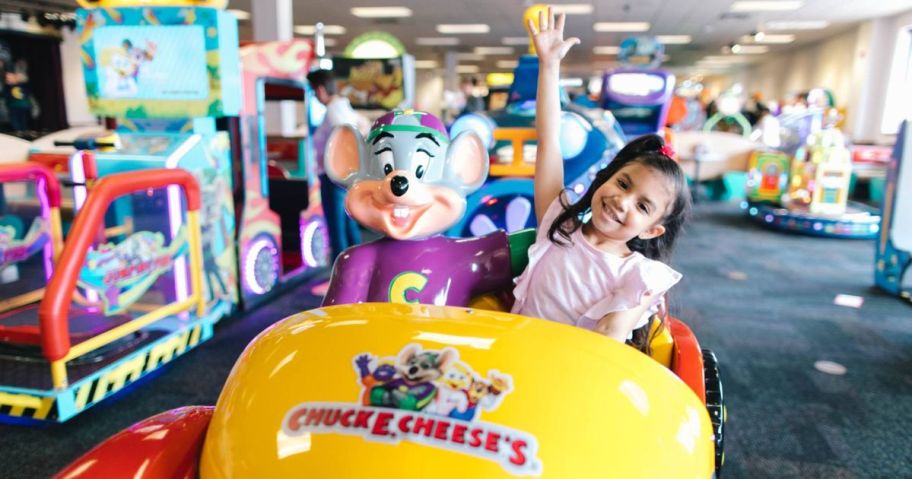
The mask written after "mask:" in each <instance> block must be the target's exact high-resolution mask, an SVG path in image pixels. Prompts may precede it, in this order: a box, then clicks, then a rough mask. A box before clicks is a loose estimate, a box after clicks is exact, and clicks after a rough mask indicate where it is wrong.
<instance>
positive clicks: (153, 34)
mask: <svg viewBox="0 0 912 479" xmlns="http://www.w3.org/2000/svg"><path fill="white" fill-rule="evenodd" d="M93 53H94V56H95V63H96V67H97V68H98V96H99V98H103V99H137V100H139V99H142V100H205V99H206V98H208V97H209V75H208V73H207V71H206V43H205V37H204V29H203V27H202V26H200V25H177V26H160V25H156V26H106V27H101V28H98V29H97V30H96V31H95V33H94V52H93Z"/></svg>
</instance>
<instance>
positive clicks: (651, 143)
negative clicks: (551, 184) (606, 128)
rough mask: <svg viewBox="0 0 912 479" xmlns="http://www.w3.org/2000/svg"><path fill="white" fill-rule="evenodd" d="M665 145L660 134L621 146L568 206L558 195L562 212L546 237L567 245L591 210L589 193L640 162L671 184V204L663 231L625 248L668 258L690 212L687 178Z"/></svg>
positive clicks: (663, 220)
mask: <svg viewBox="0 0 912 479" xmlns="http://www.w3.org/2000/svg"><path fill="white" fill-rule="evenodd" d="M664 145H665V141H664V140H662V138H661V137H660V136H658V135H645V136H641V137H639V138H637V139H635V140H633V141H631V142H630V143H628V144H627V145H626V146H624V148H622V149H621V151H619V152H618V154H617V155H616V156H615V157H614V159H613V160H612V161H611V163H608V166H606V167H605V168H603V169H602V170H600V171H599V172H598V173H596V175H595V179H594V180H593V181H592V184H591V185H590V186H589V190H587V191H586V194H584V195H583V196H582V197H581V198H580V199H579V200H577V202H576V203H573V204H572V205H567V204H566V203H565V200H564V198H563V197H561V199H560V202H561V206H562V207H563V211H561V213H560V214H559V215H558V216H557V219H555V220H554V223H552V224H551V226H550V228H549V229H548V238H549V239H550V240H551V241H552V242H553V243H555V244H557V245H561V246H566V245H567V244H568V242H572V240H571V239H570V235H572V234H573V233H574V232H575V231H576V230H578V229H580V228H581V227H582V226H583V220H582V219H581V218H582V216H583V215H584V214H586V213H588V212H589V211H590V208H591V206H592V196H593V195H594V194H595V191H596V190H598V189H599V188H600V187H601V186H602V185H603V184H605V182H606V181H608V180H610V179H611V178H612V177H613V176H614V175H615V174H616V173H617V172H618V171H620V170H621V168H623V167H625V166H627V165H629V164H631V163H640V164H642V165H645V166H647V167H649V168H652V169H654V170H657V171H659V172H661V173H662V174H663V175H665V177H666V178H668V180H669V181H670V182H671V184H672V186H673V187H674V203H673V204H672V206H671V208H669V210H668V211H667V212H666V214H665V217H663V218H662V219H661V224H662V225H663V226H665V233H664V234H662V235H660V236H657V237H655V238H651V239H648V240H643V239H640V238H633V239H631V240H630V241H628V242H627V247H628V248H630V250H631V251H637V252H639V253H641V254H642V255H643V256H645V257H647V258H650V259H654V260H659V261H667V260H668V259H669V258H670V257H671V251H672V248H673V246H674V242H675V239H677V237H678V234H679V233H680V232H681V227H682V225H683V224H684V221H685V220H686V219H687V216H688V215H689V214H690V191H689V190H688V188H687V179H686V178H685V176H684V172H683V171H682V170H681V167H680V166H679V165H678V163H677V162H675V160H673V159H671V158H669V157H668V156H666V155H665V154H664V153H663V152H662V147H663V146H664ZM555 235H559V236H560V237H561V238H563V240H561V239H558V238H556V237H555ZM564 240H566V241H564Z"/></svg>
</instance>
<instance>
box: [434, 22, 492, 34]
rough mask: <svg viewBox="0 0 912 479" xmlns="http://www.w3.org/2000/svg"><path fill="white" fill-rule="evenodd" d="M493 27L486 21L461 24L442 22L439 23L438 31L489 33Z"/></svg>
mask: <svg viewBox="0 0 912 479" xmlns="http://www.w3.org/2000/svg"><path fill="white" fill-rule="evenodd" d="M490 31H491V27H489V26H488V25H486V24H484V23H461V24H453V23H451V24H442V25H437V33H444V34H448V35H453V34H460V33H488V32H490Z"/></svg>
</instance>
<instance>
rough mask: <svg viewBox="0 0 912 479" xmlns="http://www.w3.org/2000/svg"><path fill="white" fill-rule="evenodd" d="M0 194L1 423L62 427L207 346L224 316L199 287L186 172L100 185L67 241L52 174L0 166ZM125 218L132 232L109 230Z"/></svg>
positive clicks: (223, 307)
mask: <svg viewBox="0 0 912 479" xmlns="http://www.w3.org/2000/svg"><path fill="white" fill-rule="evenodd" d="M0 189H2V194H0V197H2V200H0V283H2V285H3V287H2V288H0V420H2V421H4V422H24V423H35V422H37V421H51V422H63V421H66V420H67V419H69V418H71V417H73V416H74V415H76V414H78V413H80V412H82V411H84V410H85V409H87V408H89V407H91V406H93V405H95V404H98V403H99V402H101V401H102V400H104V399H105V398H107V397H109V396H111V395H113V394H115V393H117V392H118V391H120V390H122V389H124V388H125V387H127V386H129V385H130V384H132V383H135V382H137V381H139V380H141V379H142V378H143V377H145V376H147V375H149V374H150V373H152V372H154V371H155V370H157V369H159V368H160V367H162V366H164V365H165V364H167V363H169V362H170V361H172V360H173V359H174V358H176V357H178V356H180V355H181V354H183V353H185V352H186V351H188V350H190V349H192V348H193V347H195V346H197V345H198V344H200V343H201V342H203V341H205V340H207V339H209V338H210V337H211V336H212V330H213V325H214V323H215V322H216V321H218V319H219V318H220V317H221V316H223V315H225V314H226V313H227V312H228V311H230V307H231V302H229V301H225V300H223V299H222V298H218V297H217V296H216V295H215V294H214V293H213V292H212V290H211V288H210V289H206V288H205V286H204V281H205V280H204V278H203V276H204V272H205V271H207V270H206V269H204V265H205V261H206V260H205V256H206V253H204V252H203V250H202V243H203V240H202V239H201V236H202V234H201V227H200V225H201V222H200V207H201V204H200V187H199V184H198V182H197V181H196V179H195V178H194V177H193V176H192V175H191V174H190V173H188V172H187V171H185V170H181V169H150V170H146V171H142V172H132V173H117V174H112V175H110V176H108V177H106V178H103V179H101V180H100V181H98V183H96V184H95V185H93V187H92V190H91V193H90V194H89V197H88V199H87V200H86V202H85V204H84V205H83V208H82V211H81V212H80V214H79V215H78V216H77V218H76V220H75V222H74V224H73V227H72V231H71V232H70V235H69V237H68V238H67V241H66V243H65V244H64V242H63V240H62V231H61V225H60V212H59V207H60V200H61V193H60V185H59V183H58V181H57V178H56V176H55V175H54V173H53V171H52V170H51V169H50V168H47V167H45V166H43V165H40V164H37V163H19V164H14V165H4V166H2V167H0ZM171 189H176V192H177V195H178V197H177V200H176V203H177V204H178V208H177V209H174V210H168V209H167V208H166V203H167V202H168V201H169V199H170V198H169V192H170V190H171ZM124 210H128V211H130V212H131V213H132V218H133V220H134V223H133V228H132V229H131V230H130V231H125V230H121V231H120V232H118V233H111V234H107V233H106V230H107V229H108V228H110V227H113V226H117V225H116V221H117V220H118V216H117V213H118V211H124ZM174 226H176V227H177V233H176V234H171V233H172V228H173V227H174ZM181 261H183V262H185V263H186V264H187V265H188V267H187V268H185V269H183V270H178V269H177V268H176V265H177V264H178V263H179V262H181ZM206 266H207V267H208V265H206Z"/></svg>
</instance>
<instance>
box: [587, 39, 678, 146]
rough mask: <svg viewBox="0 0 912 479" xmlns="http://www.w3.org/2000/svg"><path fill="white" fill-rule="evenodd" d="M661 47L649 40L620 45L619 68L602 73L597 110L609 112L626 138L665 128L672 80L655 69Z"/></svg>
mask: <svg viewBox="0 0 912 479" xmlns="http://www.w3.org/2000/svg"><path fill="white" fill-rule="evenodd" d="M664 53H665V47H664V46H663V45H662V44H661V43H659V42H658V41H657V40H655V39H653V38H649V37H631V38H627V39H625V40H624V41H623V42H621V46H620V52H619V53H618V61H620V63H621V68H618V69H616V70H612V71H609V72H606V73H605V76H604V77H603V78H602V92H601V96H600V98H599V106H600V107H601V108H604V109H605V110H608V111H610V112H611V113H612V114H613V115H614V117H615V118H616V119H617V121H618V123H619V124H620V125H621V129H622V130H623V131H624V134H625V135H627V137H628V138H636V137H638V136H642V135H646V134H649V133H660V132H661V131H662V129H663V128H664V127H665V121H666V119H667V117H668V109H669V107H670V106H671V97H672V95H673V93H674V85H675V77H674V75H672V74H671V73H669V72H667V71H665V70H661V69H659V68H658V66H659V64H660V63H661V62H662V57H663V56H664Z"/></svg>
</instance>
